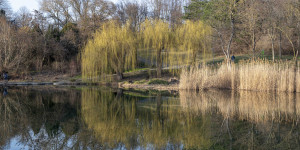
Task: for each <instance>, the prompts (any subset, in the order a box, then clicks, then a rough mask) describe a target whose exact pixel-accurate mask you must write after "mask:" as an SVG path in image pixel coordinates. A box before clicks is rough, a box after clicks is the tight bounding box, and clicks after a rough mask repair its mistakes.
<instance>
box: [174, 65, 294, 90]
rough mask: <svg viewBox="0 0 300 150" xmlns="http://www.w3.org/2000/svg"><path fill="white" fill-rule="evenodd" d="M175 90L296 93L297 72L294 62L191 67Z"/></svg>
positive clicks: (182, 76) (182, 75)
mask: <svg viewBox="0 0 300 150" xmlns="http://www.w3.org/2000/svg"><path fill="white" fill-rule="evenodd" d="M179 87H180V89H187V90H198V89H209V88H218V89H239V90H251V91H284V92H300V69H299V65H295V63H294V62H288V61H278V62H272V61H268V60H249V61H242V62H240V63H239V64H231V65H228V64H225V63H223V64H218V65H217V66H207V65H206V66H203V67H191V68H190V69H184V70H183V71H182V73H181V76H180V85H179Z"/></svg>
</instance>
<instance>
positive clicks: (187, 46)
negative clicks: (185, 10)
mask: <svg viewBox="0 0 300 150" xmlns="http://www.w3.org/2000/svg"><path fill="white" fill-rule="evenodd" d="M211 34H212V29H211V27H210V26H208V25H206V24H205V23H203V22H202V21H189V20H188V21H187V22H186V23H185V24H183V25H181V26H180V27H178V28H177V29H176V39H177V43H178V45H179V49H180V50H183V51H184V52H186V55H187V56H188V58H187V59H185V60H186V61H187V62H185V63H192V64H195V62H196V57H197V54H198V53H200V52H202V54H203V58H205V57H206V55H207V54H209V53H210V52H211V51H210V48H211V37H210V36H211ZM190 56H192V58H190Z"/></svg>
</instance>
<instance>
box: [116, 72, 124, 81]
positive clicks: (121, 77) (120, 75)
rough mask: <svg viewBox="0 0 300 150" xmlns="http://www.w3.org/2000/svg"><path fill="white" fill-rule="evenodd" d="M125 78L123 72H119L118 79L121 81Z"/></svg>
mask: <svg viewBox="0 0 300 150" xmlns="http://www.w3.org/2000/svg"><path fill="white" fill-rule="evenodd" d="M122 79H123V73H121V72H117V80H118V81H120V80H122Z"/></svg>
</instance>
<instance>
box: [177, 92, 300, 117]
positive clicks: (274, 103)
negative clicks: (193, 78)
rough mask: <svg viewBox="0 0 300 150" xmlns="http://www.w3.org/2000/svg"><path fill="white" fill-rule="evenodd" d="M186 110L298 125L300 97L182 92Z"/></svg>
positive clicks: (296, 95)
mask: <svg viewBox="0 0 300 150" xmlns="http://www.w3.org/2000/svg"><path fill="white" fill-rule="evenodd" d="M180 102H181V105H182V107H184V108H187V109H192V110H194V111H196V112H202V113H203V112H204V113H207V112H211V111H213V110H214V111H215V110H216V111H217V112H220V113H221V114H222V115H223V116H224V117H227V116H231V117H237V118H239V119H246V120H249V121H254V122H264V121H279V122H280V121H298V118H299V116H300V94H295V93H274V92H273V93H262V92H249V91H241V92H240V93H235V92H231V91H225V92H224V91H208V92H200V93H195V92H188V91H180Z"/></svg>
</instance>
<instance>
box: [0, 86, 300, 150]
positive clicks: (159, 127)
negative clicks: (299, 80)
mask: <svg viewBox="0 0 300 150" xmlns="http://www.w3.org/2000/svg"><path fill="white" fill-rule="evenodd" d="M0 91H1V95H0V149H300V137H299V131H300V128H299V126H298V123H299V116H300V94H295V93H265V92H263V93H262V92H246V91H240V92H232V91H217V90H210V91H203V92H187V91H179V92H158V91H135V90H120V89H110V88H101V87H52V86H49V87H39V86H32V87H6V88H3V87H2V88H0Z"/></svg>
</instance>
